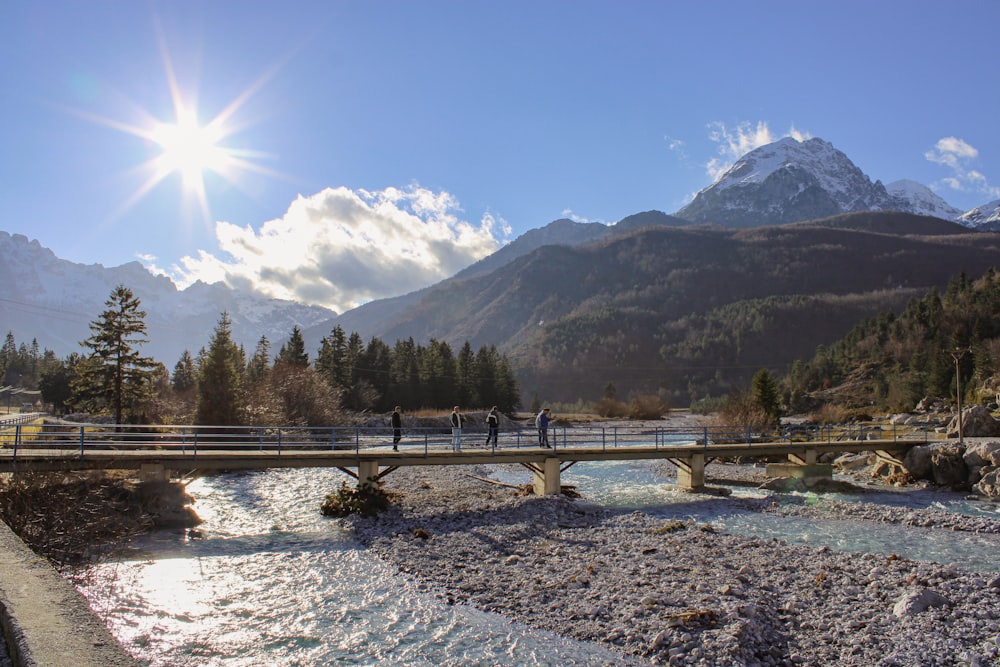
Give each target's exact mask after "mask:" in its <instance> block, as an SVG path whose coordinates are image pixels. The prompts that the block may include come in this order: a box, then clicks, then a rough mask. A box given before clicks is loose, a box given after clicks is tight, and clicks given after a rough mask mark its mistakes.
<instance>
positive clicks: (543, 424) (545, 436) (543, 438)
mask: <svg viewBox="0 0 1000 667" xmlns="http://www.w3.org/2000/svg"><path fill="white" fill-rule="evenodd" d="M550 421H552V417H550V416H549V409H548V408H542V411H541V412H539V413H538V416H537V417H535V426H536V427H537V428H538V446H539V447H548V448H549V449H552V445H550V444H549V422H550Z"/></svg>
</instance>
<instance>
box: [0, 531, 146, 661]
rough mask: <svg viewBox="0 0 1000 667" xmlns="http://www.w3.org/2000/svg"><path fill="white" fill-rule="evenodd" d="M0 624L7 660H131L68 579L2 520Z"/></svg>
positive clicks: (0, 542)
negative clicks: (30, 547) (7, 654)
mask: <svg viewBox="0 0 1000 667" xmlns="http://www.w3.org/2000/svg"><path fill="white" fill-rule="evenodd" d="M0 626H2V629H3V638H4V640H5V641H6V648H7V652H8V653H9V654H10V655H9V656H8V658H9V662H7V663H6V664H9V665H10V664H16V665H25V666H31V665H38V666H43V665H44V667H134V665H136V662H135V661H134V660H133V659H132V658H131V657H130V656H129V655H128V654H127V653H126V652H125V650H124V649H123V648H122V647H121V646H120V645H119V644H118V642H117V641H115V639H114V637H112V636H111V632H110V631H109V630H108V629H107V627H105V625H104V623H103V622H102V620H101V619H99V618H97V616H95V615H94V613H93V612H92V611H91V610H90V607H89V606H88V605H87V600H86V599H85V598H84V597H83V596H82V595H80V593H79V592H77V590H76V589H75V588H74V587H73V585H72V584H71V583H70V582H69V581H67V580H66V579H64V578H63V577H62V576H61V575H60V574H59V573H58V572H56V570H55V569H54V568H53V567H52V566H51V565H50V564H49V563H48V562H47V561H45V560H44V559H43V558H40V557H39V556H37V555H36V554H35V553H34V552H33V551H31V549H29V548H28V547H27V546H25V544H24V543H23V542H22V541H21V540H20V538H18V536H17V535H15V534H14V533H13V531H11V530H10V529H9V528H8V527H7V526H6V525H5V524H3V523H0ZM0 664H3V663H2V661H0Z"/></svg>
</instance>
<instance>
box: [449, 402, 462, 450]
mask: <svg viewBox="0 0 1000 667" xmlns="http://www.w3.org/2000/svg"><path fill="white" fill-rule="evenodd" d="M463 425H465V417H464V416H463V415H462V413H461V412H459V411H458V406H457V405H456V406H455V408H454V409H453V410H452V411H451V449H452V451H455V452H460V451H462V426H463Z"/></svg>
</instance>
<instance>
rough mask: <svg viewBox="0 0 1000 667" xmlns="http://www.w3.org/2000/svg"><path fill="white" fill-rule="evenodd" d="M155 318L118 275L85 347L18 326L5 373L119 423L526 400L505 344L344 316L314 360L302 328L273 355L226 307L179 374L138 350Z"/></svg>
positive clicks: (336, 420)
mask: <svg viewBox="0 0 1000 667" xmlns="http://www.w3.org/2000/svg"><path fill="white" fill-rule="evenodd" d="M145 317H146V313H145V311H143V310H142V308H141V303H140V301H139V299H138V298H137V297H136V296H135V295H134V294H133V292H132V291H131V290H130V289H129V288H127V287H125V286H124V285H119V286H118V287H116V288H115V289H114V290H112V292H111V295H110V296H109V298H108V300H107V301H106V302H105V310H104V311H102V312H101V314H100V315H99V316H98V318H97V319H96V320H95V321H93V322H91V324H90V330H91V336H90V337H89V338H87V340H85V341H82V342H81V346H82V347H83V348H84V349H85V352H84V353H73V354H70V355H68V356H67V357H66V358H64V359H57V358H56V357H55V355H54V354H53V353H51V352H49V351H48V350H46V351H45V353H44V354H39V353H38V351H37V343H35V344H34V347H33V348H32V349H34V354H32V352H31V349H27V348H25V346H24V345H22V346H21V347H22V348H25V349H24V350H19V349H18V348H17V347H16V346H15V342H14V340H13V334H10V333H9V334H8V336H7V341H6V343H5V345H4V347H3V356H0V361H2V363H3V366H0V371H3V373H4V377H5V378H7V377H14V376H16V377H17V379H18V380H19V384H20V386H25V387H32V386H33V385H34V386H37V388H38V389H40V390H41V392H42V398H43V400H44V401H45V402H46V403H50V404H51V405H52V406H53V409H55V410H56V411H57V412H61V413H68V412H82V413H87V414H90V415H107V416H109V417H111V418H112V419H114V421H115V423H146V424H155V423H188V422H191V423H195V424H205V425H255V426H277V425H301V426H321V425H332V424H341V423H347V422H348V421H349V420H350V419H351V417H352V415H357V414H359V413H366V412H376V413H381V412H388V411H391V410H392V408H393V407H394V406H396V405H399V406H401V407H402V408H403V409H404V410H407V411H416V410H419V409H431V410H439V409H445V408H450V407H451V406H453V405H460V406H463V408H467V407H486V408H488V407H490V406H493V405H496V406H497V407H498V409H500V410H501V411H503V412H506V413H512V412H514V411H515V410H516V409H517V408H518V407H520V390H519V388H518V384H517V380H516V378H515V375H514V371H513V369H512V367H511V365H510V363H509V361H508V359H507V357H506V356H505V355H503V354H500V353H499V352H498V351H497V349H496V347H495V346H483V347H480V348H479V350H476V351H474V350H473V349H472V347H471V345H470V344H469V343H468V342H467V341H466V342H465V344H464V345H462V346H461V348H459V349H458V352H457V353H455V352H454V351H453V350H452V348H451V346H450V345H449V344H448V343H446V342H443V341H439V340H435V339H431V340H430V341H429V342H428V343H427V344H426V345H423V344H418V343H416V342H414V340H413V339H412V338H409V339H407V340H397V341H396V343H395V345H394V346H391V347H390V346H389V345H388V344H386V343H385V342H383V341H382V340H380V339H379V338H377V337H373V338H371V339H370V340H369V341H368V342H367V343H366V342H364V341H363V340H362V338H361V336H360V335H359V334H358V333H356V332H355V333H351V334H350V335H348V334H347V333H346V332H345V331H344V330H343V328H341V327H340V326H339V325H338V326H336V327H334V328H333V330H332V331H331V332H330V334H329V335H327V336H325V337H324V338H323V339H322V341H321V343H320V347H319V349H318V351H317V352H316V355H315V358H314V359H313V360H310V357H309V353H308V352H307V351H306V348H305V342H304V340H303V337H302V331H301V330H300V328H299V327H298V326H295V327H294V328H293V330H292V332H291V334H290V336H289V338H288V340H287V341H285V342H284V343H283V344H282V345H281V347H280V349H279V350H278V352H277V353H276V354H274V356H273V357H272V351H271V342H270V341H269V340H268V339H267V337H266V336H262V337H261V338H260V340H258V341H257V344H256V347H255V348H254V350H253V352H252V353H251V354H247V351H246V350H245V348H244V347H243V346H242V345H240V344H237V343H236V342H235V341H234V340H233V336H232V321H231V319H230V317H229V315H228V313H222V314H221V316H220V318H219V321H218V323H217V325H216V327H215V329H214V331H213V333H212V336H211V339H210V341H209V343H208V346H207V348H206V347H203V348H202V349H200V350H199V351H198V352H197V354H196V355H192V354H191V353H190V351H188V350H185V351H184V353H183V354H182V355H181V357H180V359H179V360H178V361H177V363H176V364H175V366H174V368H173V372H170V371H168V370H167V368H166V367H165V366H164V365H163V364H162V363H159V362H157V361H156V360H154V359H152V358H151V357H146V356H143V355H142V354H141V353H140V348H141V346H142V345H143V344H144V343H146V342H148V340H147V338H146V324H145ZM25 368H30V369H33V372H30V373H29V372H22V370H20V369H25Z"/></svg>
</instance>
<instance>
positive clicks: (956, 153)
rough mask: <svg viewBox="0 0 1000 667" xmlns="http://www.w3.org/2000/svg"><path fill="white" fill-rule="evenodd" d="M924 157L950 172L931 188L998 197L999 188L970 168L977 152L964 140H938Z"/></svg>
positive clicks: (952, 138) (999, 195) (946, 138)
mask: <svg viewBox="0 0 1000 667" xmlns="http://www.w3.org/2000/svg"><path fill="white" fill-rule="evenodd" d="M924 157H925V158H927V160H929V161H930V162H933V163H935V164H940V165H942V166H944V167H947V168H948V169H950V170H951V171H952V175H951V176H946V177H945V178H942V179H941V180H939V181H937V182H936V183H933V184H932V186H931V187H933V188H935V189H938V188H949V189H951V190H955V191H957V192H975V193H982V194H984V195H987V196H989V197H991V198H992V197H1000V187H998V186H995V185H990V183H989V181H988V180H987V178H986V176H985V175H984V174H983V173H982V172H980V171H978V170H976V169H974V168H973V167H972V163H973V162H974V161H975V160H976V158H978V157H979V151H978V150H976V148H975V147H973V146H971V145H970V144H968V143H967V142H965V141H964V140H962V139H959V138H958V137H944V138H942V139H938V141H937V143H936V144H934V148H932V149H930V150H929V151H927V152H926V153H924Z"/></svg>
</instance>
